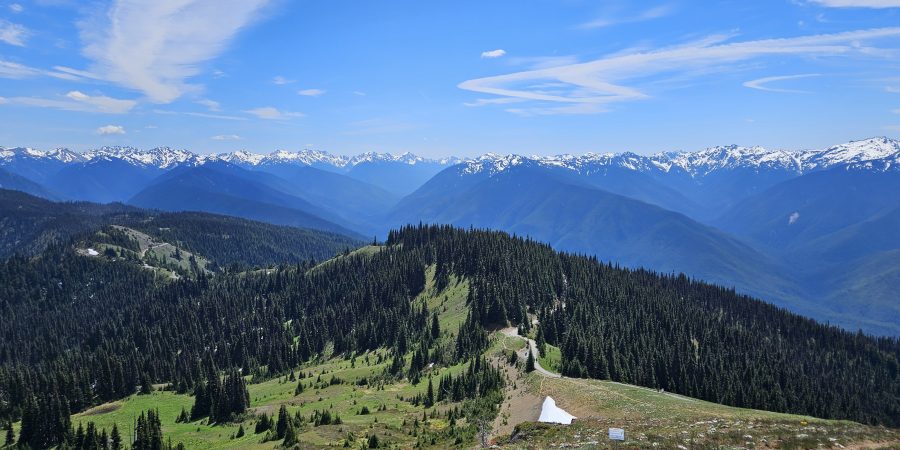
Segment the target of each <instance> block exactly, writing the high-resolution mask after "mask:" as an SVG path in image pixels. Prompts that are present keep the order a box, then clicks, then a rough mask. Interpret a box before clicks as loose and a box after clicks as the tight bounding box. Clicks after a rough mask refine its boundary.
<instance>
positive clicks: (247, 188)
mask: <svg viewBox="0 0 900 450" xmlns="http://www.w3.org/2000/svg"><path fill="white" fill-rule="evenodd" d="M285 183H286V182H285V181H284V180H280V179H278V178H277V177H274V176H272V175H266V174H262V173H256V172H251V171H248V170H244V169H241V168H239V167H237V166H234V165H231V164H228V163H223V162H217V163H209V164H204V165H201V166H196V167H182V168H177V169H174V170H172V171H170V172H168V173H166V174H163V175H161V176H160V177H158V178H157V179H156V180H154V182H153V183H151V185H150V186H148V187H147V188H145V189H144V190H142V191H141V192H138V193H137V194H136V195H134V196H133V197H132V198H131V199H130V200H129V202H128V203H130V204H133V205H137V206H141V207H145V208H155V209H161V210H165V211H205V212H212V213H217V214H226V215H231V216H237V217H243V218H247V219H253V220H259V221H262V222H269V223H274V224H278V225H291V226H298V227H305V228H313V229H320V230H327V231H333V232H337V233H341V234H347V235H351V236H355V237H358V236H359V235H358V234H357V233H355V232H353V231H350V230H349V229H347V228H346V227H344V226H343V225H339V224H338V223H335V222H333V221H332V220H329V219H331V218H330V217H329V218H324V217H326V216H328V213H327V212H326V211H324V210H321V209H320V208H318V207H316V206H314V205H313V204H311V203H310V202H308V201H306V200H304V199H302V198H299V197H296V196H293V195H290V194H288V193H286V192H284V191H283V190H280V189H279V188H278V187H276V186H277V185H279V184H285Z"/></svg>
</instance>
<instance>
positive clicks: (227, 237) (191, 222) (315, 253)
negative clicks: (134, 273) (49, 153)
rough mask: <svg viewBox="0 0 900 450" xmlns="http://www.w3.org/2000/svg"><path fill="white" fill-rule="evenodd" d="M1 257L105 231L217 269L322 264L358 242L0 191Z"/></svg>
mask: <svg viewBox="0 0 900 450" xmlns="http://www.w3.org/2000/svg"><path fill="white" fill-rule="evenodd" d="M0 225H3V226H2V227H0V257H7V256H10V255H13V254H21V255H34V254H38V253H40V252H42V251H43V249H44V248H45V247H46V246H48V245H51V244H55V245H62V244H66V243H67V242H68V241H69V240H70V239H72V238H73V237H76V236H88V235H90V234H91V233H93V232H96V231H98V230H100V229H102V228H104V227H107V226H109V225H119V226H124V227H130V228H132V229H135V230H138V231H141V232H144V233H147V234H149V235H151V236H153V237H155V238H157V239H158V240H160V241H164V242H169V243H171V244H174V245H178V246H181V247H183V248H185V249H187V250H191V251H193V252H196V253H199V254H201V255H203V256H205V257H207V258H209V259H210V260H212V261H215V262H216V263H217V264H219V265H220V266H230V265H235V264H237V265H239V266H255V265H264V266H267V265H272V264H279V263H297V262H302V261H311V260H315V261H321V260H324V259H327V258H330V257H331V256H334V255H335V254H336V253H338V252H341V251H343V250H345V249H348V248H350V249H352V248H356V247H359V246H360V245H361V242H360V241H358V240H356V239H354V238H351V237H347V236H344V235H340V234H336V233H330V232H326V231H319V230H310V229H304V228H294V227H287V226H279V225H272V224H267V223H262V222H254V221H251V220H246V219H240V218H237V217H228V216H219V215H214V214H208V213H190V212H185V213H166V212H158V211H149V210H142V209H139V208H135V207H132V206H125V205H122V204H115V203H114V204H109V205H98V204H96V203H87V202H76V203H65V202H63V203H55V202H51V201H48V200H44V199H41V198H37V197H32V196H30V195H27V194H24V193H21V192H17V191H9V190H3V189H0Z"/></svg>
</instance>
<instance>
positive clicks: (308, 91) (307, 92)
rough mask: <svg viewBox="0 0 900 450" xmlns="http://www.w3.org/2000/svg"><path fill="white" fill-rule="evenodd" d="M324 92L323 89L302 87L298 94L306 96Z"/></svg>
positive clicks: (316, 95)
mask: <svg viewBox="0 0 900 450" xmlns="http://www.w3.org/2000/svg"><path fill="white" fill-rule="evenodd" d="M324 93H325V91H324V90H322V89H302V90H299V91H297V95H302V96H304V97H318V96H320V95H322V94H324Z"/></svg>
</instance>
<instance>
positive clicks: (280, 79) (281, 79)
mask: <svg viewBox="0 0 900 450" xmlns="http://www.w3.org/2000/svg"><path fill="white" fill-rule="evenodd" d="M296 82H297V80H290V79H287V78H285V77H283V76H281V75H278V76H275V77H273V78H272V83H273V84H277V85H285V84H291V83H296Z"/></svg>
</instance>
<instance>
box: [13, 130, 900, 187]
mask: <svg viewBox="0 0 900 450" xmlns="http://www.w3.org/2000/svg"><path fill="white" fill-rule="evenodd" d="M16 158H32V159H53V160H56V161H60V162H62V163H66V164H68V163H75V162H90V161H94V160H111V159H118V160H123V161H126V162H129V163H131V164H135V165H140V166H145V167H157V168H160V169H170V168H173V167H176V166H179V165H200V164H206V163H208V162H212V161H225V162H229V163H232V164H236V165H241V166H244V167H247V166H260V165H267V164H298V165H306V166H331V167H335V168H338V169H342V170H349V169H350V168H352V167H355V166H357V165H359V164H370V163H383V162H389V163H401V164H408V165H416V164H437V165H440V166H446V167H449V166H452V165H457V164H464V167H463V169H462V173H464V174H474V173H483V172H487V173H489V174H496V173H500V172H503V171H505V170H507V169H508V168H510V167H514V166H517V165H521V164H524V163H534V164H537V165H542V166H547V167H551V166H552V167H559V168H564V169H569V170H573V171H576V172H579V173H582V174H591V173H595V172H599V171H603V170H608V169H609V168H621V169H626V170H633V171H638V172H663V173H669V172H671V171H678V172H683V173H686V174H688V175H689V176H691V177H703V176H707V175H709V174H712V173H714V172H717V171H721V170H736V169H748V170H756V171H761V170H783V171H791V172H794V173H797V174H801V173H805V172H809V171H814V170H823V169H828V168H831V167H837V166H846V167H847V168H848V169H857V170H874V171H886V170H900V165H898V164H897V163H896V162H892V161H900V141H897V140H894V139H891V138H888V137H886V136H878V137H872V138H868V139H861V140H857V141H851V142H847V143H844V144H838V145H834V146H831V147H828V148H826V149H822V150H800V151H788V150H768V149H765V148H763V147H759V146H750V147H745V146H740V145H735V144H731V145H720V146H714V147H709V148H705V149H703V150H699V151H695V152H672V151H669V152H660V153H656V154H654V155H649V156H646V155H639V154H636V153H633V152H623V153H585V154H583V155H580V156H579V155H572V154H569V153H563V154H559V155H553V156H530V157H529V156H522V155H517V154H507V155H502V154H497V153H486V154H484V155H481V156H479V157H476V158H458V157H455V156H451V157H446V158H441V159H429V158H423V157H421V156H417V155H415V154H413V153H411V152H404V153H402V154H399V155H395V154H391V153H380V152H374V151H369V152H365V153H361V154H359V155H356V156H344V155H334V154H331V153H329V152H326V151H323V150H313V149H304V150H301V151H296V152H295V151H289V150H283V149H280V150H276V151H274V152H272V153H270V154H261V153H254V152H251V151H248V150H238V151H235V152H231V153H221V154H216V155H197V154H195V153H192V152H190V151H188V150H183V149H173V148H171V147H156V148H152V149H149V150H141V149H138V148H135V147H129V146H113V147H109V146H107V147H100V148H98V149H94V150H89V151H86V152H84V153H82V154H79V153H76V152H73V151H71V150H68V149H65V148H57V149H54V150H50V151H41V150H37V149H33V148H29V147H15V148H6V147H0V162H2V161H7V162H8V161H11V160H13V159H16Z"/></svg>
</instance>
